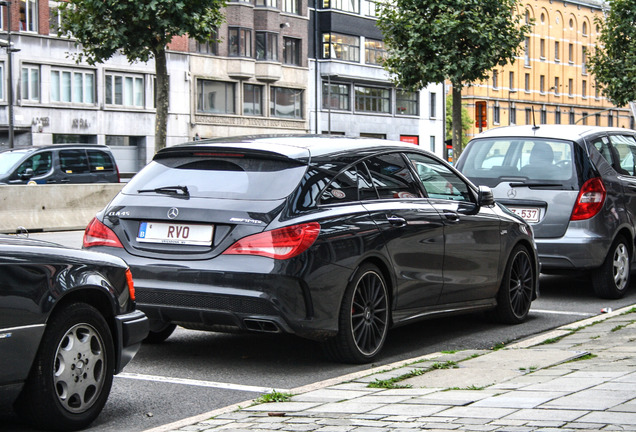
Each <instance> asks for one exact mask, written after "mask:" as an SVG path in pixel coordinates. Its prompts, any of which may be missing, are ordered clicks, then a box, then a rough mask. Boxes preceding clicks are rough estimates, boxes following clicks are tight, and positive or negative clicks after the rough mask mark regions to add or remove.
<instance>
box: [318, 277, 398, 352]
mask: <svg viewBox="0 0 636 432" xmlns="http://www.w3.org/2000/svg"><path fill="white" fill-rule="evenodd" d="M388 329H389V296H388V291H387V286H386V282H385V281H384V277H383V276H382V273H381V272H380V270H379V269H378V268H377V267H376V266H374V265H371V264H365V265H362V266H361V267H360V268H359V269H358V270H357V271H356V273H355V276H354V277H353V279H352V280H351V282H350V283H349V285H348V286H347V290H346V291H345V295H344V299H343V301H342V305H341V307H340V312H339V316H338V334H337V335H336V336H335V337H334V338H332V339H329V340H327V341H325V342H324V344H323V347H324V349H325V352H326V354H327V355H328V356H329V357H330V358H331V359H333V360H336V361H342V362H346V363H367V362H370V361H372V360H374V359H375V358H376V357H377V355H378V353H379V352H380V350H381V349H382V347H383V346H384V342H385V340H386V335H387V332H388Z"/></svg>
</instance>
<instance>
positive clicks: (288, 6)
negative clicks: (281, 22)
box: [282, 0, 300, 15]
mask: <svg viewBox="0 0 636 432" xmlns="http://www.w3.org/2000/svg"><path fill="white" fill-rule="evenodd" d="M282 1H283V12H286V13H290V14H294V15H300V4H299V3H300V2H299V1H298V0H282Z"/></svg>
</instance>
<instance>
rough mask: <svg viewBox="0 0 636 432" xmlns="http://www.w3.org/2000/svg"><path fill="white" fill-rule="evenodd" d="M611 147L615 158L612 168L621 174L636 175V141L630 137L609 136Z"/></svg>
mask: <svg viewBox="0 0 636 432" xmlns="http://www.w3.org/2000/svg"><path fill="white" fill-rule="evenodd" d="M609 139H610V142H611V145H612V147H613V148H614V149H616V150H615V152H614V156H615V157H616V158H617V160H616V161H615V165H614V168H615V169H616V171H617V172H619V173H621V174H628V175H630V176H633V175H636V166H635V163H634V161H635V160H636V158H635V157H634V155H636V140H635V139H634V137H633V136H630V135H610V137H609Z"/></svg>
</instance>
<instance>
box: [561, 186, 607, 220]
mask: <svg viewBox="0 0 636 432" xmlns="http://www.w3.org/2000/svg"><path fill="white" fill-rule="evenodd" d="M605 195H606V191H605V186H604V185H603V181H602V180H601V179H600V177H594V178H591V179H589V180H588V181H586V182H585V183H584V184H583V187H582V188H581V191H580V192H579V196H578V197H577V198H576V204H575V205H574V210H572V216H571V217H570V220H573V221H575V220H584V219H590V218H591V217H593V216H596V214H598V212H599V211H600V210H601V208H602V207H603V204H604V203H605Z"/></svg>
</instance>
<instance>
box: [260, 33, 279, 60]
mask: <svg viewBox="0 0 636 432" xmlns="http://www.w3.org/2000/svg"><path fill="white" fill-rule="evenodd" d="M255 41H256V42H255V45H256V60H273V61H278V33H269V32H256V35H255Z"/></svg>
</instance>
